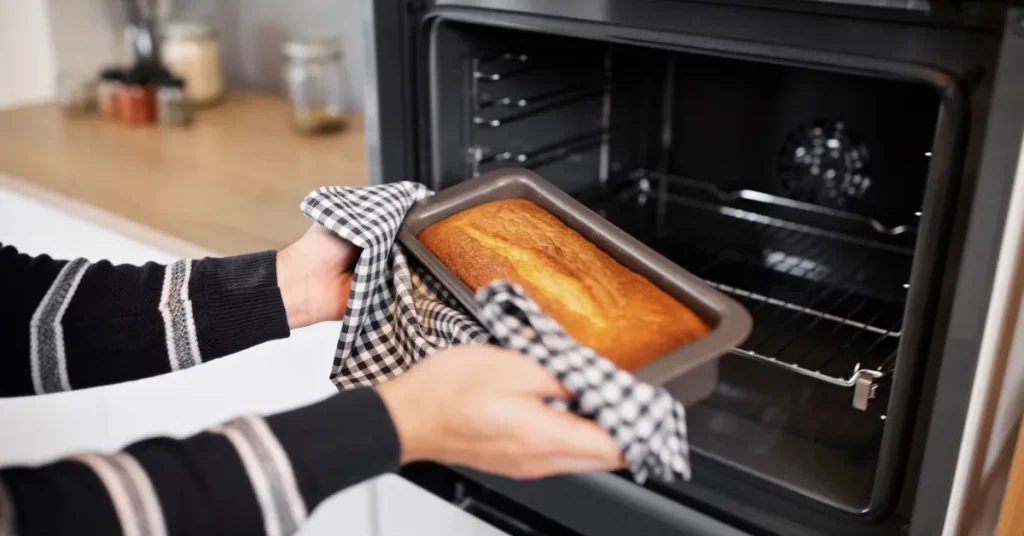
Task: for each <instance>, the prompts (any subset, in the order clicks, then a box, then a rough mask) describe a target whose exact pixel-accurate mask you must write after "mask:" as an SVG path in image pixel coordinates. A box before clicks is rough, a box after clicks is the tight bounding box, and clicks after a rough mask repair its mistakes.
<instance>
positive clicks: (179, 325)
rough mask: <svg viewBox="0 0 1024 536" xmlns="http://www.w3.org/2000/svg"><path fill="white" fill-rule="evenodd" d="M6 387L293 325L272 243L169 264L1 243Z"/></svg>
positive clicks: (67, 383) (248, 338)
mask: <svg viewBox="0 0 1024 536" xmlns="http://www.w3.org/2000/svg"><path fill="white" fill-rule="evenodd" d="M0 296H3V300H2V301H0V396H20V395H30V394H42V393H51V392H57V391H67V390H71V389H82V388H86V387H94V386H98V385H105V384H111V383H117V382H124V381H129V380H135V379H139V378H145V377H149V376H154V375H157V374H163V373H165V372H170V371H174V370H179V369H183V368H188V367H192V366H195V365H198V364H200V363H203V362H204V361H209V360H211V359H216V358H218V357H222V356H225V355H228V354H231V353H234V352H237V351H239V350H243V349H245V348H248V347H250V346H254V345H256V344H259V343H261V342H265V341H268V340H272V339H278V338H284V337H287V336H288V334H289V329H288V321H287V316H286V314H285V309H284V303H283V302H282V299H281V292H280V290H279V289H278V287H277V268H276V256H275V254H274V252H273V251H266V252H262V253H255V254H251V255H242V256H237V257H226V258H204V259H200V260H190V259H184V260H180V261H177V262H175V263H172V264H170V265H167V266H164V265H160V264H156V263H147V264H145V265H142V266H130V265H114V264H111V263H110V262H107V261H101V262H96V263H90V262H88V261H86V260H85V259H75V260H71V261H63V260H56V259H52V258H50V257H48V256H45V255H44V256H39V257H32V256H29V255H25V254H23V253H19V252H18V251H17V250H16V249H15V248H13V247H10V246H6V247H0Z"/></svg>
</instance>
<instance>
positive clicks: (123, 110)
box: [117, 69, 156, 125]
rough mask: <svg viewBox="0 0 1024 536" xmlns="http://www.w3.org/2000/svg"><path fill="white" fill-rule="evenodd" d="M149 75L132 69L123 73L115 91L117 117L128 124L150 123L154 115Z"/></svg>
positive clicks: (143, 71)
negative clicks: (122, 77)
mask: <svg viewBox="0 0 1024 536" xmlns="http://www.w3.org/2000/svg"><path fill="white" fill-rule="evenodd" d="M151 78H152V77H151V75H150V74H149V73H148V72H146V71H145V70H141V69H132V70H131V71H129V72H128V74H126V75H125V77H124V80H123V83H122V84H121V86H120V87H119V88H118V92H117V117H118V118H119V119H121V121H122V122H124V123H127V124H129V125H144V124H147V123H152V122H153V119H154V116H155V115H156V114H155V113H154V108H155V107H154V102H153V87H152V85H151Z"/></svg>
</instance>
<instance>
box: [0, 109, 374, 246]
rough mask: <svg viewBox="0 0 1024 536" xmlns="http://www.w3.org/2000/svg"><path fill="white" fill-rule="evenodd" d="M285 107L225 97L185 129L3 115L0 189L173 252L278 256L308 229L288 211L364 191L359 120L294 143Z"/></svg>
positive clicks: (31, 112) (17, 112)
mask: <svg viewBox="0 0 1024 536" xmlns="http://www.w3.org/2000/svg"><path fill="white" fill-rule="evenodd" d="M287 106H288V105H287V103H286V102H285V101H284V100H283V99H280V98H277V97H272V96H268V95H264V94H259V93H254V92H245V91H241V92H233V93H231V94H230V95H229V96H228V98H227V99H226V100H225V101H224V103H223V104H221V105H219V106H217V107H215V108H211V109H208V110H201V111H200V112H199V114H198V115H197V118H196V122H195V123H194V124H193V125H192V126H191V127H189V128H187V129H173V128H161V127H159V126H156V125H151V126H146V127H130V126H126V125H122V124H119V123H117V122H115V121H113V120H108V119H103V118H99V117H77V118H75V117H64V116H63V114H62V113H61V112H60V110H59V109H58V107H57V106H56V105H54V104H46V105H39V106H30V107H25V108H17V109H11V110H3V111H0V186H8V187H11V188H13V189H16V190H19V191H22V192H26V193H29V194H33V195H36V196H40V197H43V198H45V199H47V200H48V201H51V202H54V203H57V204H61V205H62V206H64V207H66V208H67V209H69V210H73V211H76V212H80V213H82V214H84V215H86V216H88V217H90V218H92V219H99V220H102V222H101V223H104V224H106V225H112V226H114V227H116V230H117V231H120V232H124V233H126V234H128V235H130V236H133V237H136V238H142V239H144V240H145V241H147V242H149V243H154V242H156V243H159V244H160V245H162V246H164V247H165V248H169V249H170V250H171V251H172V252H173V253H178V254H182V255H194V254H197V253H203V254H236V253H243V252H248V251H256V250H262V249H271V248H279V247H281V246H284V245H286V244H288V243H289V242H291V241H292V240H294V239H295V238H297V237H298V236H299V235H300V234H301V233H302V232H303V231H304V230H305V229H306V228H307V227H308V226H309V225H310V223H309V221H308V220H306V219H305V218H304V217H303V215H302V213H301V212H300V211H299V203H300V202H301V201H302V199H303V198H304V197H305V195H306V194H308V193H309V192H310V191H312V190H313V189H315V188H317V187H319V186H324V185H349V186H352V185H363V184H366V158H365V150H364V136H363V123H362V118H361V117H360V116H352V117H351V118H350V121H349V128H348V130H346V131H345V132H343V133H340V134H336V135H331V136H323V137H305V136H301V135H299V134H297V133H295V132H293V131H292V130H291V128H290V125H289V123H288V107H287ZM4 175H7V177H4Z"/></svg>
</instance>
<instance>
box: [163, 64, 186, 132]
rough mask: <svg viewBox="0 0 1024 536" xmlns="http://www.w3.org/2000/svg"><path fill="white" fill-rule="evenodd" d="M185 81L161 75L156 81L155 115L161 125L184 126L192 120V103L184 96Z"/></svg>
mask: <svg viewBox="0 0 1024 536" xmlns="http://www.w3.org/2000/svg"><path fill="white" fill-rule="evenodd" d="M184 87H185V82H184V81H182V80H181V79H180V78H176V77H174V76H170V75H167V76H162V77H160V79H159V80H157V83H156V117H157V121H159V122H160V124H161V125H165V126H185V125H188V124H189V123H191V122H192V104H191V103H190V102H189V101H188V99H187V98H186V97H185V91H184Z"/></svg>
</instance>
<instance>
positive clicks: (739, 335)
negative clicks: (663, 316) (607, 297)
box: [398, 168, 753, 404]
mask: <svg viewBox="0 0 1024 536" xmlns="http://www.w3.org/2000/svg"><path fill="white" fill-rule="evenodd" d="M516 198H522V199H528V200H530V201H533V202H534V203H537V204H538V205H539V206H541V207H543V208H544V209H545V210H547V211H548V212H550V213H551V214H552V215H554V216H555V217H557V218H558V219H560V220H561V221H562V222H563V223H565V224H566V225H567V226H568V227H570V228H571V229H573V230H575V231H576V232H578V233H580V234H581V235H582V236H583V237H584V238H586V239H587V240H589V241H591V242H592V243H593V244H594V245H596V246H597V247H598V248H600V249H601V250H603V251H604V252H605V253H607V254H608V255H609V256H611V257H612V258H614V259H615V260H616V261H618V262H619V263H620V264H622V265H623V266H625V267H626V268H629V269H630V270H632V271H634V272H636V273H638V274H641V275H643V276H644V277H646V278H647V279H648V280H650V281H651V283H653V284H654V285H655V286H657V287H659V288H661V289H662V290H663V291H665V292H666V293H668V294H669V295H670V296H672V297H673V298H675V299H676V300H678V301H679V302H680V303H682V304H684V305H686V306H687V307H689V308H690V309H692V310H693V312H694V313H696V314H697V316H699V317H700V318H701V319H702V320H704V321H705V322H706V323H707V324H708V326H710V327H711V331H710V332H709V333H708V334H707V335H705V336H704V337H702V338H700V339H697V340H695V341H693V342H690V343H689V344H686V345H684V346H681V347H679V348H677V349H675V350H673V351H671V352H669V353H667V354H665V355H664V356H662V357H660V358H658V359H656V360H654V361H652V362H650V363H648V364H647V365H645V366H643V367H642V368H639V369H637V370H636V371H634V372H633V374H634V375H635V376H636V377H637V378H638V379H640V380H641V381H645V382H648V383H652V384H655V385H667V384H670V383H671V385H670V386H669V388H670V390H671V391H672V392H673V394H674V395H675V396H676V397H677V398H679V399H680V401H682V402H683V403H684V404H686V403H693V402H696V401H697V400H700V399H703V398H705V397H707V396H708V395H710V394H711V392H712V391H713V390H714V389H715V385H716V384H717V382H718V366H717V365H718V359H717V358H718V357H720V356H721V355H722V354H725V353H726V352H728V351H729V350H730V349H732V348H734V347H735V346H737V345H738V344H740V343H742V342H743V341H744V340H746V338H747V336H748V335H749V334H750V329H751V327H752V323H753V322H752V320H751V317H750V313H748V312H747V310H746V309H745V308H743V306H741V305H740V304H739V303H737V302H736V301H734V300H732V299H731V298H729V297H728V296H726V295H725V294H722V293H721V292H719V291H717V290H715V289H713V288H711V287H710V286H708V285H707V284H706V283H704V282H703V281H702V280H701V279H700V278H698V277H697V276H695V275H693V274H691V273H689V272H687V271H686V270H684V269H682V268H681V267H680V266H679V265H677V264H675V263H673V262H672V261H670V260H668V259H666V258H665V257H664V256H662V255H661V254H660V253H658V252H656V251H654V250H653V249H651V248H649V247H648V246H646V245H645V244H643V243H642V242H640V241H639V240H637V239H635V238H633V237H632V236H630V235H629V234H628V233H626V232H625V231H623V230H621V229H619V228H618V227H616V226H614V225H612V224H611V222H609V221H608V220H605V219H604V218H602V217H601V216H599V215H598V214H597V213H595V212H594V211H592V210H590V209H589V208H587V207H586V206H584V205H583V204H582V203H580V202H579V201H577V200H575V199H573V198H572V197H571V196H569V195H568V194H566V193H565V192H562V191H561V190H559V189H558V188H557V187H555V186H554V185H553V184H551V183H549V182H548V181H546V180H544V179H543V178H541V177H540V176H539V175H537V174H536V173H534V172H532V171H530V170H527V169H518V168H512V169H500V170H496V171H492V172H490V173H487V174H485V175H481V176H479V177H476V178H474V179H471V180H468V181H465V182H462V183H460V184H458V185H456V186H453V187H451V188H447V189H445V190H442V191H440V192H438V193H436V194H434V195H433V196H431V197H428V198H425V199H421V200H420V201H418V202H416V204H415V205H413V207H412V209H411V210H410V211H409V214H408V215H406V217H405V221H404V222H403V224H402V228H401V230H400V231H399V235H398V239H399V241H401V243H402V245H404V246H405V248H406V249H407V250H408V252H409V253H410V254H411V255H412V256H413V257H415V258H416V259H418V260H419V261H420V262H421V263H422V264H423V266H424V267H425V268H426V269H427V270H428V271H429V272H431V273H432V274H433V275H434V276H435V277H437V278H438V280H440V282H441V284H443V285H444V286H445V287H446V288H448V289H449V290H450V291H451V292H452V294H453V295H454V296H455V298H456V299H458V300H459V302H460V303H461V304H462V305H463V306H464V307H465V308H466V310H467V311H468V312H469V313H470V314H471V315H473V316H474V317H476V318H477V320H479V319H480V308H479V306H477V304H476V301H475V300H474V299H473V292H472V291H471V290H470V289H469V287H467V286H466V285H465V284H464V283H462V281H460V280H459V278H458V277H456V276H455V274H453V273H452V272H451V271H450V270H448V268H447V267H445V265H444V264H443V263H441V261H440V260H438V259H437V257H435V256H434V254H433V253H431V252H430V250H429V249H427V248H426V246H424V245H423V244H422V243H420V241H419V240H417V239H416V235H418V234H419V233H420V231H422V230H423V229H426V228H427V227H429V226H430V225H432V224H434V223H436V222H439V221H441V220H443V219H445V218H447V217H448V216H451V215H452V214H455V213H457V212H460V211H462V210H465V209H468V208H471V207H474V206H476V205H480V204H483V203H489V202H491V201H498V200H502V199H516Z"/></svg>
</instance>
